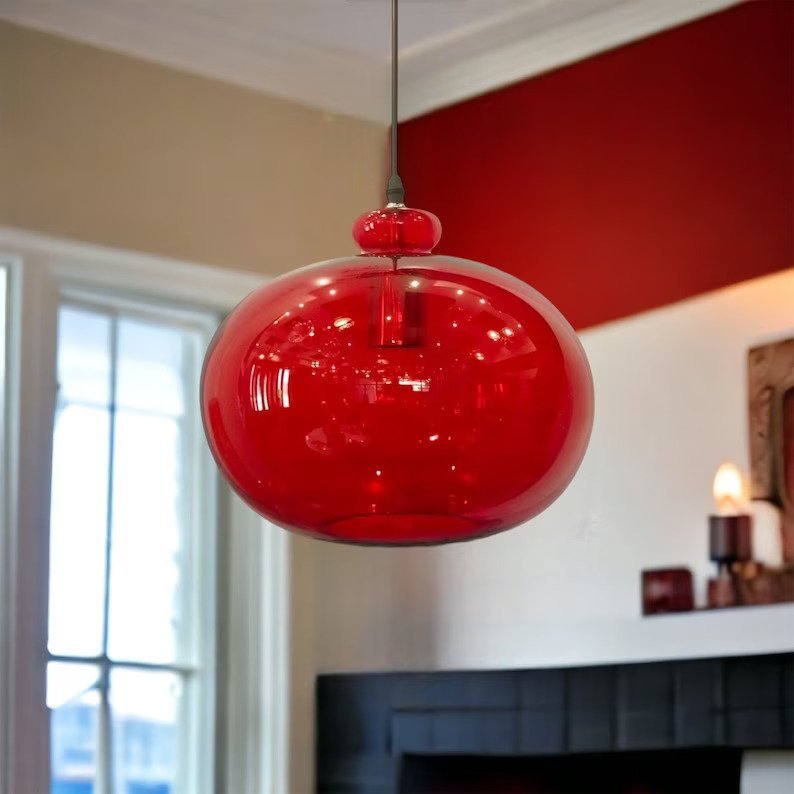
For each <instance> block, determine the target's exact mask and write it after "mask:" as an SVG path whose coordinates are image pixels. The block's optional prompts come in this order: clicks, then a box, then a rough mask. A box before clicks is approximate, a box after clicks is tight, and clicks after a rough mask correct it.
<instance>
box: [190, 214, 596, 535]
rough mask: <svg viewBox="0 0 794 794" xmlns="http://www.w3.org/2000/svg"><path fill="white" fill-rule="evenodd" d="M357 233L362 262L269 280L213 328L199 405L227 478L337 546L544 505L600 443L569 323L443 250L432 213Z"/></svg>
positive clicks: (445, 528)
mask: <svg viewBox="0 0 794 794" xmlns="http://www.w3.org/2000/svg"><path fill="white" fill-rule="evenodd" d="M355 234H356V237H357V242H358V243H359V245H360V247H361V249H362V254H361V256H358V257H353V258H349V259H338V260H334V261H331V262H324V263H320V264H318V265H314V266H311V267H308V268H304V269H302V270H299V271H296V272H294V273H291V274H287V275H286V276H283V277H281V278H279V279H277V280H275V281H274V282H272V283H271V284H269V285H267V286H266V287H263V288H262V289H260V290H258V291H256V292H255V293H253V294H252V295H251V296H249V297H248V298H247V299H246V300H245V301H243V303H242V304H240V306H239V307H238V308H237V309H236V310H235V311H234V312H233V313H232V314H231V315H230V316H229V317H228V318H227V320H226V322H225V323H224V325H223V326H222V328H221V329H220V330H219V332H218V334H217V335H216V337H215V339H214V341H213V343H212V345H211V346H210V350H209V352H208V355H207V358H206V360H205V368H204V374H203V382H202V411H203V418H204V423H205V430H206V432H207V436H208V439H209V442H210V446H211V448H212V451H213V453H214V455H215V458H216V460H217V462H218V464H219V466H220V468H221V469H222V471H223V473H224V474H225V475H226V477H227V478H228V480H229V482H230V483H231V484H232V486H233V487H234V488H235V490H236V491H237V492H238V493H240V494H241V496H242V497H243V498H244V499H245V500H246V501H247V502H248V504H249V505H251V506H252V507H253V508H254V509H255V510H257V511H258V512H259V513H261V514H262V515H264V516H266V517H267V518H268V519H270V520H271V521H273V522H275V523H277V524H280V525H281V526H284V527H287V528H289V529H294V530H298V531H301V532H305V533H308V534H311V535H314V536H316V537H320V538H324V539H330V540H338V541H348V542H355V543H367V544H430V543H440V542H449V541H455V540H466V539H470V538H474V537H479V536H483V535H488V534H491V533H494V532H498V531H500V530H504V529H508V528H510V527H512V526H515V525H517V524H519V523H521V522H523V521H526V520H527V519H529V518H531V517H532V516H534V515H537V513H539V512H541V511H542V510H543V509H545V508H546V507H547V506H548V505H549V504H551V503H552V502H553V501H554V500H555V499H556V498H557V497H558V496H559V495H560V494H561V493H562V491H563V490H564V489H565V487H566V486H567V485H568V483H569V482H570V480H571V478H572V477H573V475H574V474H575V472H576V470H577V468H578V466H579V464H580V462H581V460H582V457H583V455H584V452H585V449H586V446H587V442H588V439H589V436H590V430H591V425H592V416H593V392H592V380H591V376H590V370H589V366H588V363H587V359H586V357H585V354H584V351H583V349H582V347H581V344H580V343H579V340H578V338H577V336H576V334H575V332H574V331H573V329H572V328H571V326H570V325H569V324H568V323H567V322H566V320H565V318H564V317H563V316H562V315H561V314H560V313H559V312H558V311H557V310H556V309H555V308H554V307H553V306H552V305H551V304H550V303H549V302H548V301H547V300H546V299H545V298H543V296H541V295H540V294H539V293H538V292H536V291H535V290H533V289H532V288H531V287H530V286H528V285H527V284H525V283H523V282H521V281H519V280H518V279H516V278H513V277H512V276H509V275H507V274H506V273H502V272H500V271H498V270H495V269H493V268H490V267H487V266H486V265H482V264H479V263H476V262H470V261H467V260H463V259H456V258H453V257H445V256H434V255H431V254H430V251H431V250H432V248H433V246H434V245H435V244H436V242H437V241H438V237H439V236H440V224H439V223H438V220H437V219H436V218H435V216H432V215H431V214H430V213H426V212H421V211H418V210H411V209H406V208H401V207H394V208H386V209H384V210H377V211H376V212H374V213H369V214H368V215H366V216H364V217H363V218H361V219H359V221H358V222H357V223H356V226H355Z"/></svg>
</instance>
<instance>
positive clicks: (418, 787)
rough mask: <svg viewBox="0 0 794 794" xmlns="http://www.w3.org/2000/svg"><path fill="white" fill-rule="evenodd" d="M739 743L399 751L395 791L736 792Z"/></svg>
mask: <svg viewBox="0 0 794 794" xmlns="http://www.w3.org/2000/svg"><path fill="white" fill-rule="evenodd" d="M741 756H742V753H741V750H735V749H727V748H719V749H713V748H712V749H705V750H702V749H701V750H654V751H650V752H642V751H640V752H628V753H590V754H573V755H564V756H538V757H534V756H519V757H511V756H508V757H498V756H472V755H429V756H422V755H406V756H404V758H403V763H402V768H401V771H400V785H399V791H400V794H605V792H609V794H692V792H698V794H739V790H740V789H739V787H740V775H741V763H742V757H741Z"/></svg>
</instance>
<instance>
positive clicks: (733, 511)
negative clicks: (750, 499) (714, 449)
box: [712, 461, 747, 516]
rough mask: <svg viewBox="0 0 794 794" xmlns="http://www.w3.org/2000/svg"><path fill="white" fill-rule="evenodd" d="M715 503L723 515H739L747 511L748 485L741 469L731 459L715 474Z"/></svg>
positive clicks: (718, 511) (713, 491)
mask: <svg viewBox="0 0 794 794" xmlns="http://www.w3.org/2000/svg"><path fill="white" fill-rule="evenodd" d="M712 493H713V494H714V505H715V507H716V508H717V513H718V514H719V515H721V516H737V515H739V514H740V513H743V512H746V510H745V507H746V504H747V487H746V484H745V480H744V477H743V476H742V472H741V469H740V468H739V467H738V466H737V465H736V464H735V463H731V462H730V461H728V462H726V463H723V464H722V465H721V466H720V467H719V468H718V469H717V473H716V474H715V475H714V485H713V487H712Z"/></svg>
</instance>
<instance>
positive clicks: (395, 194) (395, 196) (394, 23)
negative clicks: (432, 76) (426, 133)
mask: <svg viewBox="0 0 794 794" xmlns="http://www.w3.org/2000/svg"><path fill="white" fill-rule="evenodd" d="M397 3H398V0H391V176H390V177H389V184H388V187H387V188H386V200H387V201H388V204H389V206H404V201H405V189H404V188H403V181H402V179H400V175H399V173H397V98H398V82H399V81H398V76H399V75H398V72H399V68H398V63H397V60H398V58H397V44H398V31H399V16H398V11H397Z"/></svg>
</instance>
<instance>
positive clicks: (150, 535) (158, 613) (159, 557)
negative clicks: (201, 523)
mask: <svg viewBox="0 0 794 794" xmlns="http://www.w3.org/2000/svg"><path fill="white" fill-rule="evenodd" d="M180 436H181V433H180V427H179V424H178V422H177V421H176V420H175V419H171V418H168V417H159V416H154V415H152V414H140V413H130V412H128V411H119V412H118V413H117V415H116V435H115V463H114V471H113V517H112V521H113V524H112V526H113V530H112V533H113V535H112V536H113V543H112V546H111V563H110V570H111V575H110V622H109V637H108V653H109V655H110V656H111V657H112V658H114V659H125V660H134V661H144V662H171V661H175V660H176V658H177V651H178V638H179V633H180V629H181V628H182V626H183V621H182V608H181V607H182V603H181V602H182V587H181V585H182V577H181V572H182V568H183V566H184V565H185V563H186V560H185V554H184V549H183V543H182V537H183V536H182V532H181V523H180V512H181V511H180V504H179V502H180V490H181V489H180V478H181V465H180V446H181V444H180Z"/></svg>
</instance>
